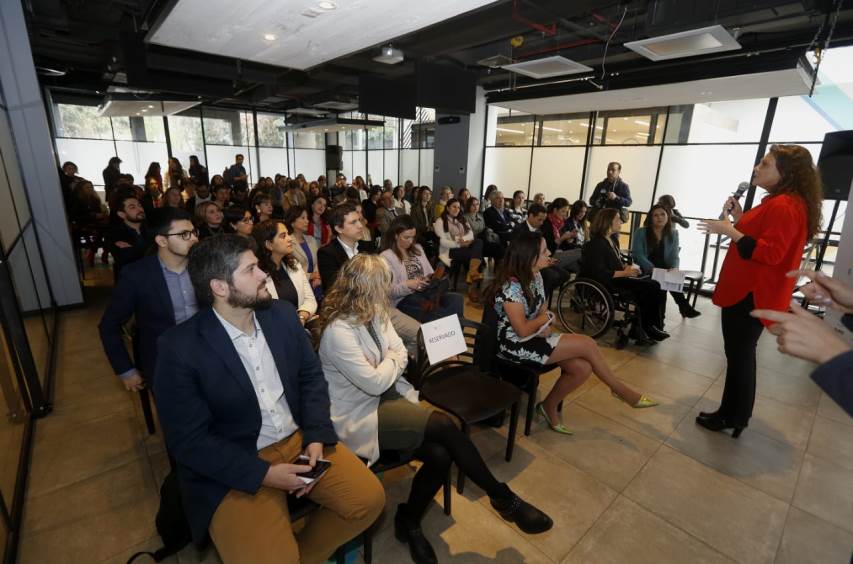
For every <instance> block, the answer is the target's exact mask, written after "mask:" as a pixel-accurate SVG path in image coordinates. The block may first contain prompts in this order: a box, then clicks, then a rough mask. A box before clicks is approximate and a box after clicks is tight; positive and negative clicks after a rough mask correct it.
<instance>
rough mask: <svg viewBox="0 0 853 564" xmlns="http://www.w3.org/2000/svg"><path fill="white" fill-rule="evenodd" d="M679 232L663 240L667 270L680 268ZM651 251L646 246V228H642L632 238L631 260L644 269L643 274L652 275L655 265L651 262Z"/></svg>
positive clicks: (672, 233) (671, 233) (671, 232)
mask: <svg viewBox="0 0 853 564" xmlns="http://www.w3.org/2000/svg"><path fill="white" fill-rule="evenodd" d="M678 251H679V243H678V231H676V230H675V229H673V230H672V231H670V235H669V237H667V238H666V239H664V240H663V260H664V262H665V263H666V267H667V268H678ZM650 252H651V249H649V248H648V245H647V244H646V228H645V227H640V228H639V229H637V230H636V231H634V236H633V237H631V258H632V259H633V260H634V262H635V263H637V264H638V265H640V268H642V269H643V274H651V272H652V270H653V269H654V268H655V265H653V264H652V261H650V260H649V253H650Z"/></svg>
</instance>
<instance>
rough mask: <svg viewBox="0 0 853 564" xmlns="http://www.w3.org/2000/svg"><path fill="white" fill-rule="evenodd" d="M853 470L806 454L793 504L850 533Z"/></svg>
mask: <svg viewBox="0 0 853 564" xmlns="http://www.w3.org/2000/svg"><path fill="white" fill-rule="evenodd" d="M851 484H853V470H850V469H848V468H844V467H842V466H839V465H837V464H835V463H833V462H830V461H828V460H824V459H822V458H817V457H815V456H812V455H810V454H808V453H806V456H805V460H804V461H803V469H802V471H801V472H800V480H799V482H798V483H797V490H796V492H795V494H794V501H793V504H794V506H795V507H799V508H800V509H803V510H805V511H808V512H809V513H811V514H812V515H815V516H817V517H820V518H821V519H823V520H825V521H829V522H830V523H832V524H833V525H836V526H838V527H842V528H844V529H846V530H848V531H851V532H853V487H851Z"/></svg>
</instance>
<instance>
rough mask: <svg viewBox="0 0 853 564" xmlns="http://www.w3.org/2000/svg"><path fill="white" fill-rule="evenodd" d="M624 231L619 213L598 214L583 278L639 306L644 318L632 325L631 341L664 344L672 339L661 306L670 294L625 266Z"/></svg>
mask: <svg viewBox="0 0 853 564" xmlns="http://www.w3.org/2000/svg"><path fill="white" fill-rule="evenodd" d="M621 228H622V220H621V219H620V217H619V210H618V209H616V208H604V209H601V210H599V211H598V213H596V214H595V218H594V219H593V220H592V225H590V228H589V232H590V240H589V242H588V243H587V244H586V245H584V247H583V255H582V257H581V276H583V277H584V278H591V279H593V280H595V281H597V282H598V283H600V284H603V285H604V286H605V287H606V288H608V289H610V290H611V291H618V292H619V293H620V294H621V295H622V296H623V297H625V298H628V299H629V300H631V301H633V302H634V303H636V304H637V309H638V310H639V313H640V314H639V316H638V318H637V321H636V322H635V323H633V324H632V325H631V331H630V332H629V333H628V336H629V337H631V338H632V339H634V340H636V341H637V343H638V344H643V345H646V344H652V343H653V341H652V340H650V339H653V340H654V341H663V340H664V339H666V338H668V337H669V334H668V333H666V332H664V331H663V329H662V328H661V326H662V324H663V320H662V319H661V309H662V308H661V302H663V301H665V300H666V294H665V293H663V292H661V290H660V286H659V285H658V283H657V282H654V281H652V280H650V279H649V278H648V277H642V278H641V277H640V275H641V271H640V267H639V266H638V265H636V264H625V263H623V262H622V255H621V253H620V250H619V240H618V235H619V230H620V229H621Z"/></svg>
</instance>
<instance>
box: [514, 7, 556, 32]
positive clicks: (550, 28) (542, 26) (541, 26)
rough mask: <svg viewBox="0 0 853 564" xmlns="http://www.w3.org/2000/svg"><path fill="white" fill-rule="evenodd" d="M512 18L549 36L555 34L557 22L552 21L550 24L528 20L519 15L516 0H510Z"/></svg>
mask: <svg viewBox="0 0 853 564" xmlns="http://www.w3.org/2000/svg"><path fill="white" fill-rule="evenodd" d="M512 19H514V20H515V21H517V22H519V23H523V24H524V25H526V26H528V27H531V28H533V29H535V30H536V31H541V32H542V33H544V34H545V35H547V36H549V37H553V36H554V35H557V24H556V23H554V22H552V23H551V24H550V25H548V24H540V23H536V22H534V21H531V20H528V19H527V18H525V17H524V16H522V15H521V13H519V11H518V0H513V2H512Z"/></svg>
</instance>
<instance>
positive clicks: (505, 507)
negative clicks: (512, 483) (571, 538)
mask: <svg viewBox="0 0 853 564" xmlns="http://www.w3.org/2000/svg"><path fill="white" fill-rule="evenodd" d="M501 486H502V488H501V490H502V491H501V492H500V493H499V494H498V495H490V496H489V501H490V502H491V504H492V507H494V508H495V510H496V511H497V512H498V513H499V514H500V516H501V517H503V518H504V520H505V521H509V522H510V523H515V524H516V525H518V528H519V529H521V530H522V531H524V532H525V533H527V534H528V535H535V534H537V533H544V532H545V531H547V530H548V529H550V528H551V527H553V526H554V521H552V520H551V518H550V517H548V516H547V515H545V513H543V512H542V511H540V510H539V509H537V508H535V507H533V506H532V505H530V504H529V503H527V502H526V501H524V500H522V499H521V498H520V497H518V496H517V495H515V494H514V493H512V490H510V489H509V487H508V486H507V485H506V484H501Z"/></svg>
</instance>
